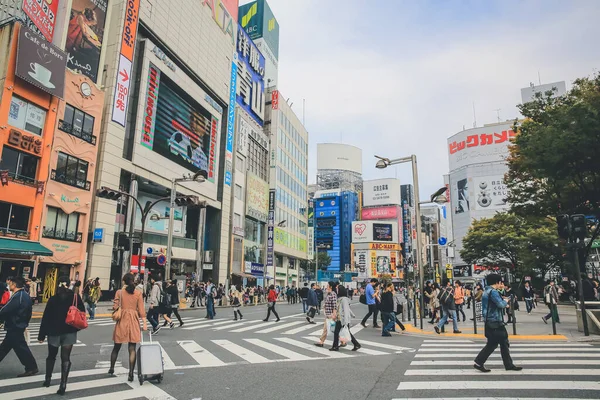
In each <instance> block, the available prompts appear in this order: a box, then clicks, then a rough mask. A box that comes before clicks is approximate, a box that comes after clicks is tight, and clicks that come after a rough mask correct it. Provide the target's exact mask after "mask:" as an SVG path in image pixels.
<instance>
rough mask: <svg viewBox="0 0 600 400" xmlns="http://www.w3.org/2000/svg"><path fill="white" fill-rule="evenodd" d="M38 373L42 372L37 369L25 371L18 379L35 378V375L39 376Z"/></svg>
mask: <svg viewBox="0 0 600 400" xmlns="http://www.w3.org/2000/svg"><path fill="white" fill-rule="evenodd" d="M38 372H40V371H39V370H38V369H37V368H36V369H32V370H31V371H25V372H23V373H22V374H19V375H17V378H24V377H26V376H33V375H35V374H37V373H38Z"/></svg>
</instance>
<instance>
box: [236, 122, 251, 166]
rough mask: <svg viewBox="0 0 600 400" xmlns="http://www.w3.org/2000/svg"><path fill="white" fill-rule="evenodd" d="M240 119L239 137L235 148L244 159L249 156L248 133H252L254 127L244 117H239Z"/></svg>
mask: <svg viewBox="0 0 600 400" xmlns="http://www.w3.org/2000/svg"><path fill="white" fill-rule="evenodd" d="M239 115H240V114H238V116H239ZM238 118H239V121H240V122H239V124H238V127H239V128H238V135H237V142H236V144H235V147H236V149H237V152H238V153H240V154H242V155H243V156H244V157H247V156H248V136H249V135H248V132H250V131H251V130H252V129H253V128H252V126H251V125H250V124H249V123H248V122H246V121H245V120H244V119H243V118H242V117H238Z"/></svg>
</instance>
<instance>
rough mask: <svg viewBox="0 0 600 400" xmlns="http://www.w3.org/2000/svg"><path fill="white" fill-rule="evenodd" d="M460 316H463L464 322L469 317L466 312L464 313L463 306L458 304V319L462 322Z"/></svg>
mask: <svg viewBox="0 0 600 400" xmlns="http://www.w3.org/2000/svg"><path fill="white" fill-rule="evenodd" d="M459 314H462V316H463V321H464V320H465V319H467V316H466V315H465V312H464V311H463V304H457V305H456V317H457V318H458V319H459V320H460V315H459Z"/></svg>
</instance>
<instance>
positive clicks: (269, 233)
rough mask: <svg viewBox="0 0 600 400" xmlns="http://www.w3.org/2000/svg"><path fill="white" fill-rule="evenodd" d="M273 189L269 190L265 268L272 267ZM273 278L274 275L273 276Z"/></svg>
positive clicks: (273, 232) (273, 234) (273, 229)
mask: <svg viewBox="0 0 600 400" xmlns="http://www.w3.org/2000/svg"><path fill="white" fill-rule="evenodd" d="M274 236H275V189H271V190H269V219H268V220H267V267H272V266H273V258H274V254H273V253H274V250H275V247H274V244H275V237H274ZM273 276H275V275H273Z"/></svg>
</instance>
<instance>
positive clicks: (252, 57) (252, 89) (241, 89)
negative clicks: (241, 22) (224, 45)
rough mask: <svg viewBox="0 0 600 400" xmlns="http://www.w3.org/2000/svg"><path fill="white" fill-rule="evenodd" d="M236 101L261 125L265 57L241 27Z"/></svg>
mask: <svg viewBox="0 0 600 400" xmlns="http://www.w3.org/2000/svg"><path fill="white" fill-rule="evenodd" d="M236 51H237V89H236V94H237V103H238V105H239V106H240V107H241V108H243V109H244V111H246V112H247V113H248V114H249V115H250V116H252V118H253V119H254V120H255V121H256V122H257V123H258V124H259V125H260V126H263V122H264V113H265V83H264V76H265V57H264V56H263V55H262V54H261V52H260V51H259V50H258V48H257V47H256V45H255V44H254V42H252V39H250V36H248V34H247V33H246V31H244V30H243V29H241V27H240V28H239V29H238V35H237V46H236Z"/></svg>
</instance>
